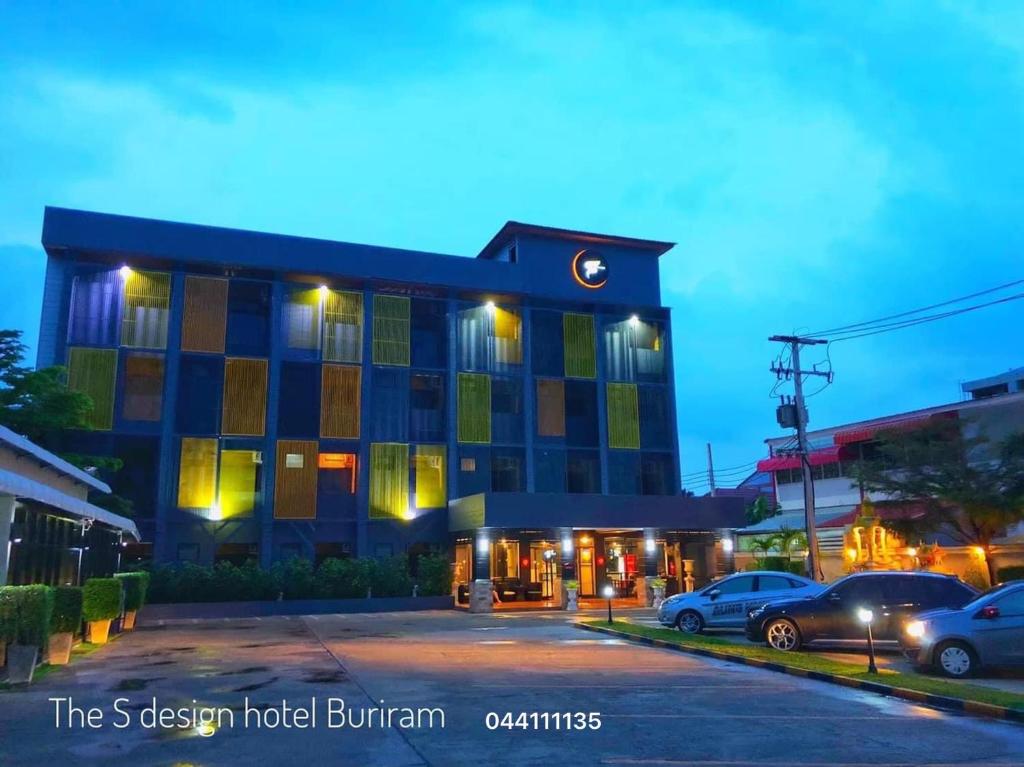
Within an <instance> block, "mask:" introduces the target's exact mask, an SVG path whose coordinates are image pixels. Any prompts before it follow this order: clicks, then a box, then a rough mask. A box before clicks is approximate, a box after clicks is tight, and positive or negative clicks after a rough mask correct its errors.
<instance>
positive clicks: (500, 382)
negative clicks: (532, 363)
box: [491, 378, 523, 444]
mask: <svg viewBox="0 0 1024 767" xmlns="http://www.w3.org/2000/svg"><path fill="white" fill-rule="evenodd" d="M491 441H492V442H498V443H503V444H522V442H523V380H522V379H521V378H493V379H491Z"/></svg>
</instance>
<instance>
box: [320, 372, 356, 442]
mask: <svg viewBox="0 0 1024 767" xmlns="http://www.w3.org/2000/svg"><path fill="white" fill-rule="evenodd" d="M361 374H362V371H361V370H360V369H359V368H358V367H357V366H354V365H324V366H323V371H322V373H321V379H322V380H321V386H320V436H321V437H330V438H334V439H359V388H360V383H361Z"/></svg>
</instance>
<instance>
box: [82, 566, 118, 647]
mask: <svg viewBox="0 0 1024 767" xmlns="http://www.w3.org/2000/svg"><path fill="white" fill-rule="evenodd" d="M121 595H122V586H121V581H120V580H118V579H117V578H90V579H89V580H87V581H86V582H85V586H83V587H82V617H83V618H84V619H85V625H86V639H87V640H88V641H90V642H92V643H93V644H106V643H107V636H108V635H109V634H110V622H111V621H112V620H114V618H116V617H117V616H118V615H120V614H121Z"/></svg>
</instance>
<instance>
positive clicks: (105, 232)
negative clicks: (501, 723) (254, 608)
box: [38, 208, 742, 598]
mask: <svg viewBox="0 0 1024 767" xmlns="http://www.w3.org/2000/svg"><path fill="white" fill-rule="evenodd" d="M42 239H43V245H44V247H45V249H46V252H47V255H48V261H47V268H46V284H45V294H44V299H43V313H42V324H41V331H40V340H39V358H38V364H39V365H41V366H43V365H52V364H60V365H66V366H67V368H68V381H69V385H70V386H71V387H72V388H74V389H76V390H80V391H83V392H86V393H87V394H89V396H90V397H91V398H92V400H93V402H94V405H95V407H94V410H93V413H92V416H91V420H92V424H91V425H92V429H91V430H89V431H81V432H77V433H74V434H71V435H69V436H68V438H67V440H68V444H67V445H66V446H65V447H66V449H67V450H69V451H71V450H74V451H77V452H82V453H89V454H105V455H113V456H117V457H120V458H122V459H124V468H123V469H122V470H121V471H119V472H117V473H114V474H110V475H104V477H103V479H104V481H106V482H107V483H108V484H110V485H111V486H112V488H113V490H114V492H116V493H118V494H120V495H122V496H125V497H127V498H129V499H130V500H131V501H132V502H133V504H134V509H135V516H134V521H135V523H136V525H137V526H138V530H139V533H140V535H141V538H142V541H143V543H142V544H139V545H138V546H135V547H133V551H134V552H135V553H136V554H137V555H139V554H141V555H143V556H147V557H152V558H153V559H154V560H155V561H162V562H175V561H193V562H199V563H205V564H209V563H212V562H215V561H221V560H229V561H233V562H236V563H240V562H243V561H245V560H247V559H256V560H258V561H259V562H261V563H262V564H263V565H269V564H270V563H272V562H273V561H275V560H278V559H282V558H285V557H289V556H296V555H298V556H304V557H308V558H310V559H313V560H316V561H320V560H322V559H324V558H326V557H332V556H356V555H358V556H388V555H391V554H399V553H403V552H409V553H416V552H419V551H425V550H428V549H430V548H435V547H443V548H445V549H446V550H448V551H450V552H452V556H453V562H454V565H455V577H456V581H457V582H466V581H468V580H470V579H472V578H473V577H477V578H493V579H499V580H500V579H506V580H508V581H509V582H518V583H521V584H534V585H535V584H541V585H540V586H539V587H538V588H539V591H540V592H541V593H530V594H528V595H527V594H525V593H524V594H521V595H520V596H523V597H524V598H525V597H527V596H529V597H532V598H543V597H546V596H550V594H551V593H552V590H553V589H554V588H556V586H555V585H554V584H555V581H556V580H557V578H560V577H561V578H564V577H573V578H576V579H578V580H579V581H580V592H581V595H584V596H585V595H587V594H594V593H596V592H597V591H598V590H599V589H601V588H602V587H603V586H604V585H605V584H612V585H614V586H615V588H616V589H617V590H618V592H619V593H620V594H626V593H628V592H629V590H630V589H631V584H634V583H635V580H636V578H637V577H643V576H644V575H645V574H646V575H647V576H652V575H655V574H660V575H663V576H665V577H666V578H667V579H669V580H670V581H673V580H675V581H676V584H677V587H678V582H679V579H680V578H681V576H682V574H683V572H682V567H683V564H682V563H683V561H684V560H685V561H686V562H687V564H688V565H689V563H690V562H692V563H693V568H694V570H695V572H696V574H697V576H698V578H700V577H702V576H705V577H706V576H709V575H713V574H714V572H715V571H716V570H720V569H721V568H722V567H723V562H722V556H721V554H722V548H721V546H717V547H716V543H715V540H716V535H715V530H716V529H718V528H727V527H733V526H735V525H736V524H737V522H738V520H737V519H736V516H737V506H738V507H739V514H740V516H742V501H739V500H737V499H730V498H687V497H684V496H682V495H681V494H680V489H679V488H680V483H679V449H678V441H677V437H676V408H675V398H674V391H673V362H672V334H671V327H670V322H669V310H668V309H667V308H666V307H664V306H662V305H661V297H660V286H659V271H658V261H659V258H660V257H662V256H663V255H664V254H665V253H667V252H668V251H669V250H670V249H671V248H672V244H671V243H666V242H656V241H652V240H643V239H633V238H629V237H616V236H609V235H599V234H590V233H585V232H575V231H568V230H562V229H554V228H550V227H544V226H533V225H528V224H521V223H516V222H509V223H507V224H506V225H505V226H504V227H502V228H501V230H500V231H499V232H498V233H497V234H496V235H495V236H494V237H493V239H491V241H490V242H489V243H487V244H486V245H485V246H484V248H483V250H481V251H480V253H479V254H478V255H477V256H476V258H466V257H456V256H448V255H440V254H436V253H425V252H418V251H409V250H398V249H394V248H386V247H377V246H369V245H357V244H351V243H346V242H329V241H324V240H316V239H309V238H303V237H292V236H281V235H273V234H263V233H257V232H250V231H241V230H232V229H222V228H217V227H208V226H195V225H191V224H180V223H171V222H165V221H155V220H147V219H139V218H129V217H124V216H115V215H106V214H98V213H90V212H84V211H77V210H68V209H61V208H47V210H46V215H45V222H44V226H43V238H42ZM716 552H717V556H716ZM555 560H557V563H558V566H557V567H556V566H555V565H554V564H553V563H554V561H555ZM538 588H534V589H527V588H526V587H525V586H524V587H523V591H524V592H525V591H528V590H529V591H531V592H532V591H537V590H538ZM671 588H672V587H671V585H670V590H671Z"/></svg>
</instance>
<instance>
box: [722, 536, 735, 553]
mask: <svg viewBox="0 0 1024 767" xmlns="http://www.w3.org/2000/svg"><path fill="white" fill-rule="evenodd" d="M732 547H733V543H732V538H723V539H722V551H724V552H725V553H726V554H732Z"/></svg>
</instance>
